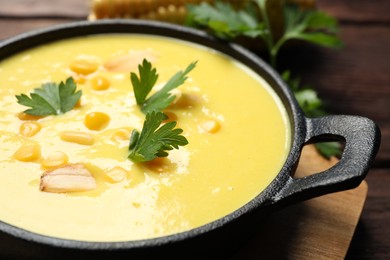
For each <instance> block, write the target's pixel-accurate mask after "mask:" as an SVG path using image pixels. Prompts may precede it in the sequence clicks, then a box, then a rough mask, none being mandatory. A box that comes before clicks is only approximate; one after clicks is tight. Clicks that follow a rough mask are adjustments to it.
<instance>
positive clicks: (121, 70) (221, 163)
mask: <svg viewBox="0 0 390 260" xmlns="http://www.w3.org/2000/svg"><path fill="white" fill-rule="evenodd" d="M143 58H146V59H148V60H149V61H151V63H152V64H153V66H154V67H156V69H157V72H158V73H159V78H158V81H157V83H156V84H157V85H156V88H158V87H161V86H162V85H163V84H164V83H165V82H166V81H167V80H168V79H169V78H170V77H171V76H173V75H174V74H175V73H176V72H178V71H179V70H184V69H185V68H186V67H187V66H188V64H190V63H191V62H194V61H198V63H197V66H196V68H195V69H194V70H193V71H191V72H190V73H189V75H188V79H187V81H186V82H185V83H184V84H183V85H181V86H180V87H179V88H178V90H175V91H176V92H175V93H176V100H175V101H174V103H173V104H172V105H171V106H170V107H169V108H168V109H167V110H166V111H165V112H166V113H167V114H168V115H169V116H170V117H171V119H174V120H176V121H177V127H180V128H182V129H183V130H184V132H183V135H184V136H185V137H186V138H187V139H188V141H189V144H188V145H186V146H182V147H180V148H179V149H178V150H176V149H175V150H172V151H170V153H169V156H168V157H167V158H165V159H163V160H160V159H158V160H155V161H152V162H150V163H133V162H132V161H131V160H129V159H128V158H127V156H128V145H129V133H130V132H131V131H132V130H133V129H138V130H141V128H142V124H143V121H144V118H145V115H144V114H143V113H142V112H141V111H140V108H139V107H138V106H137V105H136V102H135V98H134V93H133V88H132V85H131V82H130V72H135V73H137V74H138V69H137V66H138V64H139V63H141V62H142V59H143ZM70 76H72V77H73V78H74V79H75V80H76V81H77V82H78V84H77V88H78V89H81V90H82V91H83V95H82V97H81V102H80V103H79V104H78V105H76V106H75V108H73V109H72V110H71V111H69V112H67V113H65V114H62V115H58V116H46V117H42V118H35V117H31V116H26V115H23V114H21V112H22V111H24V110H25V109H27V107H25V106H22V105H20V104H18V103H17V101H16V98H15V95H19V94H21V93H24V94H29V93H31V92H32V91H33V89H34V88H37V87H40V86H41V84H43V83H47V82H56V83H59V82H60V81H64V80H66V78H68V77H70ZM96 118H98V120H97V119H96ZM74 132H76V133H82V134H84V135H86V136H87V137H88V138H89V139H88V138H86V139H83V138H84V137H81V141H80V142H73V141H69V136H67V135H70V136H71V137H70V140H72V138H74V137H72V133H74ZM64 133H65V137H64ZM69 133H70V134H69ZM290 135H291V134H290V126H289V121H288V116H287V112H286V111H285V109H284V108H283V105H282V103H281V101H280V100H279V99H278V97H277V95H276V94H275V92H274V91H273V90H272V89H271V87H270V86H269V85H267V83H266V82H265V81H264V80H263V79H262V78H260V77H259V76H257V75H256V74H255V73H254V72H253V71H251V70H250V69H249V68H247V67H246V66H244V65H243V64H240V63H238V62H237V61H234V60H232V59H231V58H229V57H227V56H226V55H223V54H221V53H219V52H216V51H214V50H210V49H208V48H204V47H202V46H198V45H196V44H190V43H187V42H184V41H179V40H174V39H170V38H165V37H154V36H146V35H124V34H123V35H121V34H112V35H96V36H89V37H80V38H72V39H67V40H62V41H58V42H54V43H50V44H46V45H44V46H40V47H36V48H33V49H31V50H28V51H24V52H21V53H20V54H17V55H14V56H12V57H10V58H8V59H5V60H3V61H1V62H0V198H1V199H0V220H1V221H3V222H5V223H9V224H11V225H14V226H17V227H21V228H24V229H27V230H30V231H33V232H36V233H39V234H44V235H49V236H55V237H60V238H67V239H77V240H85V241H128V240H138V239H146V238H154V237H160V236H164V235H169V234H173V233H177V232H182V231H186V230H189V229H192V228H195V227H199V226H201V225H204V224H206V223H209V222H211V221H213V220H216V219H218V218H221V217H223V216H225V215H227V214H229V213H231V212H233V211H234V210H236V209H238V208H240V207H241V206H243V205H245V204H246V203H247V202H249V201H250V200H251V199H253V198H254V197H255V196H257V195H258V194H259V193H260V192H261V191H263V190H264V189H265V188H266V187H267V185H269V184H270V182H271V181H272V180H273V179H274V178H275V176H276V175H277V173H278V172H279V171H280V170H281V168H282V166H283V163H284V162H285V160H286V157H287V154H288V152H289V148H290V142H291V140H290ZM26 147H27V148H26ZM63 164H83V165H84V166H85V167H87V168H88V169H89V170H90V171H91V172H92V174H93V177H94V178H95V179H96V182H97V188H96V189H93V190H90V191H84V192H62V193H56V192H44V191H41V190H40V187H39V185H40V180H41V176H42V174H43V172H45V171H46V170H47V169H50V168H51V167H57V166H58V165H63Z"/></svg>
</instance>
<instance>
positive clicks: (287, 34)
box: [270, 4, 343, 65]
mask: <svg viewBox="0 0 390 260" xmlns="http://www.w3.org/2000/svg"><path fill="white" fill-rule="evenodd" d="M284 19H285V31H284V34H283V36H282V37H281V38H280V39H279V40H278V41H277V42H276V44H275V45H274V46H272V48H271V49H270V55H271V63H272V64H273V65H276V56H277V55H278V52H279V50H280V48H281V47H282V46H283V45H284V44H285V43H286V42H287V41H289V40H293V39H296V40H302V41H307V42H311V43H314V44H317V45H321V46H324V47H328V48H340V47H342V46H343V43H342V41H341V40H340V38H339V37H338V36H337V32H338V24H337V20H336V19H335V18H333V17H332V16H330V15H328V14H326V13H324V12H321V11H316V10H307V11H303V10H300V9H299V8H298V7H297V6H296V5H292V4H289V5H286V6H285V8H284Z"/></svg>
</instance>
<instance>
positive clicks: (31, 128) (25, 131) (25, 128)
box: [19, 122, 41, 138]
mask: <svg viewBox="0 0 390 260" xmlns="http://www.w3.org/2000/svg"><path fill="white" fill-rule="evenodd" d="M40 130H41V125H40V124H39V123H37V122H23V123H22V124H21V125H20V128H19V133H20V134H21V135H22V136H24V137H27V138H28V137H31V136H34V135H36V134H37V133H38V132H39V131H40Z"/></svg>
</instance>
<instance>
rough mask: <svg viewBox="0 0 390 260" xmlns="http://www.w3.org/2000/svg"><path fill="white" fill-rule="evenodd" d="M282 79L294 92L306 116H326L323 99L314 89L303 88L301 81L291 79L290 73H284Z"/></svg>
mask: <svg viewBox="0 0 390 260" xmlns="http://www.w3.org/2000/svg"><path fill="white" fill-rule="evenodd" d="M282 78H283V79H284V81H286V83H287V84H288V85H289V87H290V88H291V89H292V91H293V92H294V95H295V98H296V99H297V101H298V104H299V106H300V107H301V108H302V110H303V112H304V113H305V115H306V116H308V117H316V116H323V115H325V114H326V112H325V110H324V105H323V103H322V101H321V99H320V98H319V97H318V94H317V92H316V91H315V90H314V89H313V88H312V87H309V86H301V80H300V79H299V78H291V75H290V71H285V72H283V74H282Z"/></svg>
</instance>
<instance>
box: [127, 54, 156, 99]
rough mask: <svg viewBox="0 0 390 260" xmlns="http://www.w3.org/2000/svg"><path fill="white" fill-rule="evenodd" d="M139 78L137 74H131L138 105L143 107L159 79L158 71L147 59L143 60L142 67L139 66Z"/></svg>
mask: <svg viewBox="0 0 390 260" xmlns="http://www.w3.org/2000/svg"><path fill="white" fill-rule="evenodd" d="M138 72H139V78H138V76H137V74H135V73H134V72H132V73H131V74H130V79H131V83H132V84H133V90H134V95H135V99H136V101H137V105H142V104H143V103H144V102H145V99H146V96H147V95H148V94H149V92H150V91H151V90H152V88H153V87H154V84H156V81H157V79H158V74H157V70H156V69H155V68H152V64H151V63H150V62H148V61H147V60H146V59H144V60H143V62H142V65H141V64H139V65H138Z"/></svg>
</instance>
